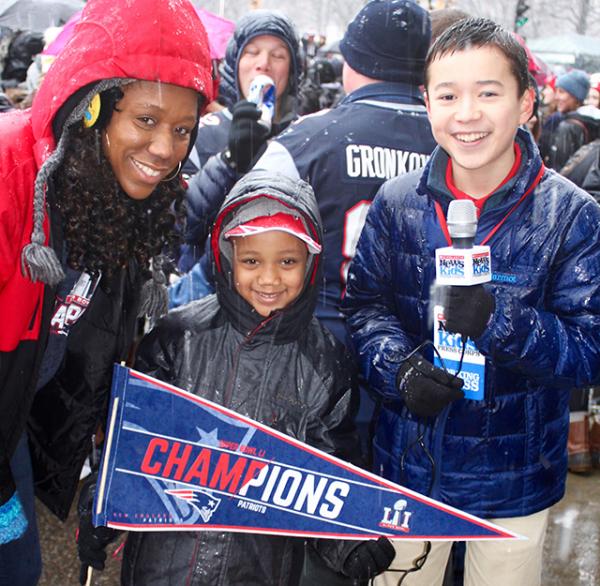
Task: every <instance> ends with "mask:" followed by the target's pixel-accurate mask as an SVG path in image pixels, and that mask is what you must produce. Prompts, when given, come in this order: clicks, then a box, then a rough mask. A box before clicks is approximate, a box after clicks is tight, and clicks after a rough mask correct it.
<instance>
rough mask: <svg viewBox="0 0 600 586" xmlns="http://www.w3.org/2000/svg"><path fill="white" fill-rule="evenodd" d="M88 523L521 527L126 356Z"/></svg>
mask: <svg viewBox="0 0 600 586" xmlns="http://www.w3.org/2000/svg"><path fill="white" fill-rule="evenodd" d="M94 522H95V524H96V525H108V526H109V527H114V528H117V529H127V530H132V531H148V530H154V531H156V530H165V531H168V530H178V529H185V530H194V529H196V530H204V531H211V530H212V531H224V530H225V531H238V532H251V533H261V532H262V533H271V534H280V535H292V536H298V537H325V538H344V539H368V538H374V537H377V536H379V535H385V536H387V537H389V538H392V539H394V538H397V539H412V540H423V539H428V540H431V539H443V540H447V539H456V540H472V539H515V538H519V536H518V535H516V534H514V533H511V532H510V531H508V530H506V529H503V528H501V527H498V526H496V525H494V524H492V523H489V522H487V521H484V520H482V519H478V518H477V517H474V516H473V515H469V514H467V513H464V512H462V511H459V510H458V509H455V508H452V507H449V506H446V505H443V504H441V503H439V502H437V501H435V500H433V499H430V498H428V497H425V496H423V495H420V494H418V493H416V492H414V491H411V490H409V489H406V488H403V487H402V486H399V485H397V484H394V483H392V482H389V481H388V480H385V479H383V478H380V477H379V476H376V475H375V474H372V473H370V472H366V471H365V470H362V469H360V468H357V467H356V466H353V465H352V464H349V463H347V462H344V461H342V460H339V459H338V458H335V457H333V456H331V455H329V454H326V453H324V452H321V451H319V450H317V449H315V448H312V447H311V446H308V445H306V444H304V443H302V442H300V441H298V440H296V439H294V438H291V437H289V436H286V435H285V434H282V433H280V432H278V431H276V430H273V429H271V428H269V427H267V426H265V425H263V424H261V423H258V422H256V421H253V420H251V419H249V418H247V417H243V416H241V415H239V414H237V413H235V412H233V411H231V410H229V409H225V408H224V407H221V406H220V405H217V404H215V403H212V402H210V401H207V400H205V399H202V398H201V397H198V396H196V395H193V394H191V393H188V392H186V391H183V390H181V389H178V388H176V387H173V386H171V385H168V384H166V383H164V382H161V381H159V380H156V379H153V378H152V377H149V376H147V375H144V374H141V373H139V372H136V371H133V370H130V369H128V368H125V367H122V366H115V371H114V378H113V388H112V399H111V408H110V416H109V427H108V431H107V439H106V446H105V450H104V454H103V459H102V465H101V468H100V480H99V484H98V490H97V491H96V501H95V503H94Z"/></svg>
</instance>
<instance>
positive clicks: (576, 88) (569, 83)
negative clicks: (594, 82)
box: [556, 69, 590, 103]
mask: <svg viewBox="0 0 600 586" xmlns="http://www.w3.org/2000/svg"><path fill="white" fill-rule="evenodd" d="M556 87H560V88H562V89H563V90H565V91H566V92H569V93H570V94H571V95H572V96H573V97H574V98H576V99H577V101H578V102H581V103H583V102H585V99H586V98H587V95H588V93H589V91H590V78H589V77H588V75H587V73H585V71H581V70H579V69H573V70H572V71H569V72H568V73H565V74H564V75H561V76H560V77H559V78H558V79H557V80H556Z"/></svg>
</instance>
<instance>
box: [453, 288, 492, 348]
mask: <svg viewBox="0 0 600 586" xmlns="http://www.w3.org/2000/svg"><path fill="white" fill-rule="evenodd" d="M495 309H496V301H495V299H494V296H493V295H492V294H491V293H488V292H487V291H486V290H485V288H484V286H483V285H470V286H468V287H459V286H457V285H454V286H451V287H448V291H447V299H446V302H445V307H444V315H445V317H446V329H447V330H448V331H449V332H455V333H457V334H460V335H461V336H462V337H463V339H465V338H466V336H468V337H469V338H471V339H472V340H475V339H476V338H479V336H481V334H483V332H484V331H485V328H486V326H487V323H488V321H489V320H490V316H491V315H492V314H493V313H494V310H495Z"/></svg>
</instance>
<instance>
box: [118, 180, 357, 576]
mask: <svg viewBox="0 0 600 586" xmlns="http://www.w3.org/2000/svg"><path fill="white" fill-rule="evenodd" d="M252 175H253V176H254V177H251V176H248V177H246V178H245V179H244V180H242V182H240V183H238V185H237V186H236V188H234V190H233V191H232V193H231V194H230V195H229V196H228V198H227V200H226V201H225V203H224V204H223V208H222V210H221V212H220V214H219V216H218V219H217V226H218V228H217V229H216V230H215V231H214V232H213V235H212V238H211V239H212V242H213V243H214V244H215V246H216V247H218V244H217V243H218V242H219V234H220V229H221V227H222V226H223V225H225V224H226V223H227V221H228V220H227V219H228V218H230V217H231V215H232V213H234V210H240V209H243V207H244V206H245V205H246V204H247V203H249V202H250V201H252V200H253V199H254V198H255V197H256V196H257V195H259V194H267V195H268V197H270V198H276V199H277V200H278V201H281V202H284V203H286V202H287V203H288V204H289V205H292V206H293V207H294V208H296V209H299V210H300V212H301V214H302V217H303V218H304V219H305V220H306V221H307V222H308V223H309V225H312V226H314V227H315V229H316V232H315V234H318V240H319V241H320V240H321V230H320V223H319V220H318V212H317V211H316V206H315V204H314V198H313V199H312V203H311V202H310V201H309V200H307V199H306V193H305V192H304V191H303V190H302V189H299V188H296V187H295V186H296V185H298V184H297V182H296V183H294V182H291V181H289V180H285V179H286V178H282V180H281V182H280V183H277V184H274V182H273V181H269V182H266V183H265V182H263V181H262V180H261V179H260V178H259V179H256V176H255V174H252ZM284 180H285V181H284ZM214 250H217V249H216V248H215V249H214ZM217 255H218V258H219V260H218V262H217V265H218V266H219V267H220V268H219V270H218V272H217V294H216V295H211V296H208V297H205V298H204V299H202V300H199V301H194V302H192V303H190V304H188V305H186V306H184V307H181V308H179V309H176V310H174V311H172V312H170V313H169V314H168V315H167V316H166V317H165V318H163V319H162V320H161V321H160V322H159V323H158V325H157V326H156V327H155V328H154V329H153V330H152V331H151V332H150V333H149V334H148V335H147V336H146V337H145V338H144V340H143V341H142V343H141V345H140V348H139V352H138V356H137V362H136V368H138V369H139V370H142V371H144V372H147V373H148V374H150V375H152V376H155V377H157V378H159V379H161V380H164V381H166V382H169V383H171V384H174V385H177V386H179V387H181V388H183V389H185V390H188V391H190V392H194V393H196V394H199V395H201V396H202V397H204V398H206V399H209V400H211V401H214V402H216V403H218V404H221V405H224V406H226V407H228V408H230V409H233V410H234V411H237V412H238V413H240V414H242V415H245V416H247V417H251V418H253V419H255V420H257V421H260V422H261V423H264V424H266V425H268V426H270V427H272V428H274V429H277V430H278V431H281V432H283V433H286V434H288V435H291V436H292V437H294V438H296V439H299V440H301V441H304V442H306V443H308V444H310V445H312V446H315V447H317V448H319V449H321V450H323V451H325V452H327V453H330V454H335V455H336V456H339V457H342V458H345V459H353V458H355V457H356V440H355V432H354V426H353V425H352V423H351V418H352V403H353V401H352V400H351V397H352V389H353V386H354V383H353V368H352V366H351V363H350V361H349V358H348V356H347V354H346V351H345V350H344V348H343V347H342V346H341V344H339V343H338V342H337V341H336V340H335V338H334V337H333V336H332V335H331V334H330V333H329V332H327V330H325V329H324V328H323V327H322V326H321V325H320V324H319V322H318V321H317V320H316V319H315V318H314V317H313V316H312V312H313V309H314V303H315V296H316V287H315V285H314V275H313V270H312V269H311V270H309V271H308V273H307V276H306V285H305V288H304V290H303V293H301V295H300V297H299V298H298V299H297V300H296V301H295V302H294V303H293V304H292V305H291V306H288V307H287V308H285V309H284V310H278V311H276V312H273V313H272V314H271V315H270V316H269V317H267V318H264V317H261V316H260V315H259V314H257V312H256V311H255V310H254V309H252V307H251V306H250V305H249V304H248V303H247V302H246V301H244V300H243V299H242V298H241V297H240V296H239V295H238V294H237V293H236V292H235V290H234V289H233V288H232V287H231V282H232V281H231V269H230V266H229V261H228V259H227V258H225V256H223V255H222V254H221V253H220V252H219V253H217ZM317 263H318V259H317ZM313 268H314V267H313ZM316 270H317V271H318V270H319V269H318V266H317V267H316ZM324 541H325V540H324ZM355 546H356V544H350V548H352V547H355ZM302 547H303V542H302V540H301V539H297V538H288V537H279V536H267V535H254V534H241V533H216V532H202V531H198V532H194V533H189V532H177V533H172V534H168V535H166V534H165V533H136V534H130V535H129V537H128V541H127V546H126V552H125V558H124V562H123V577H124V584H128V585H134V584H136V585H137V584H144V585H147V586H152V585H156V586H158V585H161V586H162V585H166V584H173V585H175V584H184V583H186V584H190V585H195V586H199V585H202V586H225V585H239V586H242V585H244V586H250V585H256V586H258V585H268V584H273V585H275V584H278V585H279V584H281V585H283V584H286V585H287V584H295V583H296V581H297V579H298V571H299V568H298V564H299V563H300V562H301V559H302ZM347 547H348V545H347V543H346V545H344V543H343V542H339V541H335V540H334V541H332V540H327V542H326V543H323V544H322V546H320V549H321V551H322V554H323V555H324V557H326V558H327V559H328V560H329V562H330V564H331V566H332V567H334V568H339V567H340V565H341V563H342V561H343V560H342V558H343V556H342V551H343V550H344V548H347Z"/></svg>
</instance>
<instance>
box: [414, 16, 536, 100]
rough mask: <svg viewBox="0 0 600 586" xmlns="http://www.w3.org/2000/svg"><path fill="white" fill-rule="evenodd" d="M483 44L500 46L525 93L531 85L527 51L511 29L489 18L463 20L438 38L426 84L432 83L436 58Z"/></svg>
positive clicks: (430, 56) (428, 63)
mask: <svg viewBox="0 0 600 586" xmlns="http://www.w3.org/2000/svg"><path fill="white" fill-rule="evenodd" d="M480 47H493V48H495V49H498V51H500V52H501V53H502V54H503V55H504V56H505V57H506V58H507V59H508V62H509V64H510V70H511V71H512V74H513V75H514V76H515V79H516V80H517V85H518V88H519V96H522V95H523V93H525V91H526V90H527V89H528V88H529V87H530V86H529V70H528V61H527V53H525V49H523V47H521V45H520V44H519V42H518V41H517V39H516V38H515V37H514V36H513V35H512V34H511V33H510V32H508V31H507V30H506V29H504V28H502V27H501V26H500V25H499V24H496V23H495V22H494V21H492V20H489V19H488V18H467V19H465V20H459V21H458V22H457V23H455V24H453V25H452V26H451V27H449V28H447V29H446V30H445V31H444V32H443V33H442V34H441V35H440V36H439V37H438V38H437V39H436V40H435V42H434V43H433V44H432V45H431V47H430V48H429V52H428V53H427V58H426V59H425V87H427V85H428V83H429V67H430V66H431V64H432V63H433V61H435V59H439V58H440V57H443V56H444V55H448V54H450V55H451V54H453V53H456V52H457V51H466V50H468V49H473V48H475V49H477V48H480Z"/></svg>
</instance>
